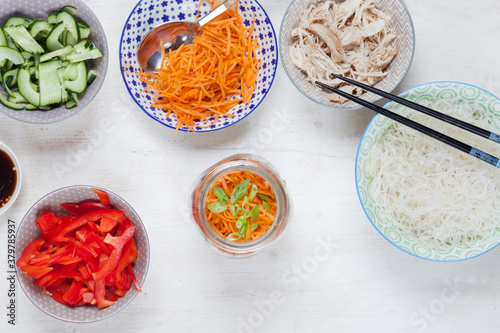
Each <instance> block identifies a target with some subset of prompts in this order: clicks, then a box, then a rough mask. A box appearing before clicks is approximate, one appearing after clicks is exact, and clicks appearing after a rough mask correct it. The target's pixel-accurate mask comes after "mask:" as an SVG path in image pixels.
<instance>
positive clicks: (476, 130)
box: [330, 73, 500, 143]
mask: <svg viewBox="0 0 500 333" xmlns="http://www.w3.org/2000/svg"><path fill="white" fill-rule="evenodd" d="M330 75H331V76H333V77H335V78H337V79H340V80H343V81H345V82H348V83H350V84H352V85H354V86H358V87H360V88H363V89H364V90H366V91H369V92H372V93H374V94H377V95H380V96H382V97H385V98H387V99H389V100H391V101H394V102H396V103H399V104H402V105H405V106H408V107H410V108H412V109H414V110H417V111H420V112H422V113H425V114H426V115H429V116H431V117H434V118H436V119H439V120H442V121H444V122H447V123H449V124H452V125H455V126H457V127H460V128H462V129H464V130H466V131H469V132H471V133H474V134H477V135H479V136H481V137H483V138H486V139H488V140H491V141H493V142H496V143H500V135H498V134H496V133H492V132H490V131H487V130H485V129H482V128H479V127H477V126H474V125H471V124H469V123H466V122H465V121H462V120H460V119H456V118H453V117H450V116H448V115H446V114H443V113H441V112H438V111H436V110H432V109H429V108H428V107H425V106H423V105H420V104H417V103H415V102H412V101H409V100H407V99H404V98H402V97H399V96H396V95H393V94H390V93H388V92H385V91H382V90H380V89H377V88H373V87H370V86H368V85H366V84H363V83H361V82H358V81H355V80H353V79H349V78H347V77H343V76H340V75H337V74H333V73H332V74H330Z"/></svg>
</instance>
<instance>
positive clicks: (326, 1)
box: [280, 0, 415, 109]
mask: <svg viewBox="0 0 500 333" xmlns="http://www.w3.org/2000/svg"><path fill="white" fill-rule="evenodd" d="M414 45H415V32H414V28H413V23H412V20H411V17H410V14H409V13H408V10H407V9H406V7H405V6H404V4H403V3H402V2H401V1H399V0H344V1H342V0H294V1H292V3H291V4H290V6H289V7H288V9H287V11H286V13H285V15H284V17H283V22H282V24H281V32H280V52H281V61H282V63H283V67H284V68H285V71H286V73H287V75H288V77H289V78H290V80H291V81H292V82H293V84H294V85H295V86H296V87H297V89H298V90H299V91H300V92H301V93H302V94H304V95H305V96H306V97H308V98H309V99H311V100H313V101H315V102H317V103H320V104H322V105H325V106H328V107H332V108H336V109H357V108H360V106H359V105H358V104H356V103H354V102H352V101H349V100H347V99H345V98H344V97H341V96H339V95H337V94H335V93H332V92H329V91H326V90H324V89H322V88H320V87H319V86H317V85H316V84H315V83H314V82H316V81H319V82H322V83H324V84H327V85H330V86H332V87H335V88H338V89H340V90H342V91H345V92H347V93H349V94H352V95H354V96H361V95H363V97H362V98H363V99H365V100H367V101H369V102H376V101H378V100H380V97H379V96H376V95H374V94H371V93H367V92H365V91H364V90H362V89H360V88H358V87H355V86H353V85H351V84H348V83H345V82H343V81H341V80H339V79H336V78H334V77H332V76H331V74H332V73H333V74H337V75H341V76H345V77H348V78H351V79H354V80H356V81H359V82H361V83H364V84H367V85H370V86H375V87H377V88H378V89H381V90H384V91H387V92H390V91H392V90H393V89H394V88H396V86H397V85H398V84H399V83H400V82H401V81H402V80H403V78H404V77H405V75H406V73H407V72H408V70H409V68H410V65H411V62H412V60H413V53H414Z"/></svg>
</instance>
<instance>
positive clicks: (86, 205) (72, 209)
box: [60, 201, 109, 217]
mask: <svg viewBox="0 0 500 333" xmlns="http://www.w3.org/2000/svg"><path fill="white" fill-rule="evenodd" d="M60 206H61V207H63V208H64V209H66V210H67V211H68V212H69V213H70V214H71V215H74V216H77V217H78V216H82V215H85V214H88V213H91V212H95V211H97V210H101V209H109V205H105V204H102V203H100V202H93V201H87V202H82V203H79V204H74V203H69V202H67V203H62V204H60Z"/></svg>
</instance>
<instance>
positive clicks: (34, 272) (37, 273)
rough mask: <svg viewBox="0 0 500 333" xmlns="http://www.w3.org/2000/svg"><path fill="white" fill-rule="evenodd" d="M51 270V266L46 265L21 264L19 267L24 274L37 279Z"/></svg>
mask: <svg viewBox="0 0 500 333" xmlns="http://www.w3.org/2000/svg"><path fill="white" fill-rule="evenodd" d="M51 270H53V268H52V267H47V266H23V267H21V271H22V272H23V273H24V275H26V276H29V277H31V278H34V279H38V278H40V277H42V276H44V275H45V274H47V273H48V272H50V271H51Z"/></svg>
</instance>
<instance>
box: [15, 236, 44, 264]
mask: <svg viewBox="0 0 500 333" xmlns="http://www.w3.org/2000/svg"><path fill="white" fill-rule="evenodd" d="M44 244H45V239H43V237H40V238H37V239H35V240H34V241H32V242H31V243H29V244H28V246H26V247H25V248H24V250H23V253H22V254H21V257H19V259H17V262H16V265H17V267H23V266H27V265H28V263H29V261H30V260H31V259H32V258H33V257H34V256H35V252H36V251H38V250H40V249H41V248H42V246H43V245H44Z"/></svg>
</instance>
